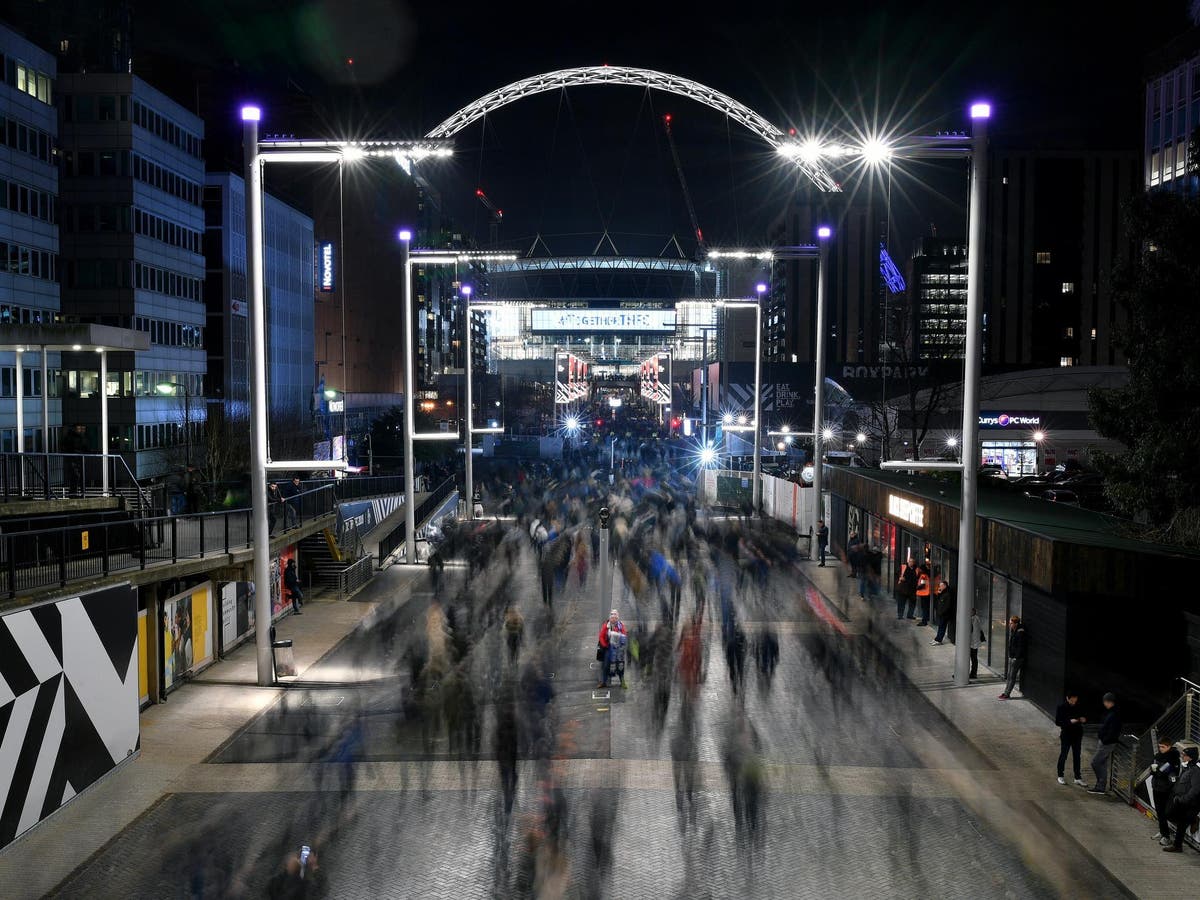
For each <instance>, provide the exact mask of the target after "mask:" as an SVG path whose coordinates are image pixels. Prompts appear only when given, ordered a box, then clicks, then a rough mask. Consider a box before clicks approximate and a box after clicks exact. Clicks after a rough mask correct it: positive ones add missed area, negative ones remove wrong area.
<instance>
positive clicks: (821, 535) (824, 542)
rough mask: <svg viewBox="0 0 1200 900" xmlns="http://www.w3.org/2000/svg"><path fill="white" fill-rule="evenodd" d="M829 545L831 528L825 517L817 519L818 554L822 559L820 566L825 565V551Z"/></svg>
mask: <svg viewBox="0 0 1200 900" xmlns="http://www.w3.org/2000/svg"><path fill="white" fill-rule="evenodd" d="M828 545H829V529H828V528H827V527H826V525H825V520H824V519H817V556H818V558H819V559H820V560H821V561H820V562H819V563H817V565H818V566H824V565H825V552H826V548H827V547H828Z"/></svg>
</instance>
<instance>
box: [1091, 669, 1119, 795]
mask: <svg viewBox="0 0 1200 900" xmlns="http://www.w3.org/2000/svg"><path fill="white" fill-rule="evenodd" d="M1104 709H1105V710H1106V712H1105V713H1104V719H1103V720H1101V722H1100V735H1099V737H1100V744H1099V746H1097V747H1096V755H1095V756H1093V757H1092V771H1093V772H1095V773H1096V783H1095V784H1094V785H1092V786H1091V787H1090V788H1088V793H1089V794H1107V793H1108V767H1109V762H1110V761H1111V760H1112V754H1113V750H1115V749H1116V747H1117V738H1119V737H1120V736H1121V714H1120V713H1119V712H1117V695H1116V694H1113V693H1108V694H1105V695H1104Z"/></svg>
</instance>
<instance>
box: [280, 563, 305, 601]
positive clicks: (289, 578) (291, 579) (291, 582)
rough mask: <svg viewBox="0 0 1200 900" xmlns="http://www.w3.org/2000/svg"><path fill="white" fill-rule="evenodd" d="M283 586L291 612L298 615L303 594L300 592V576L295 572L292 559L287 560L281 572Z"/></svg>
mask: <svg viewBox="0 0 1200 900" xmlns="http://www.w3.org/2000/svg"><path fill="white" fill-rule="evenodd" d="M283 586H284V587H286V588H287V592H288V595H289V596H290V597H291V601H292V612H293V613H295V614H296V615H300V607H301V606H302V605H303V604H302V603H301V601H302V600H303V599H304V592H303V591H301V590H300V575H299V573H297V572H296V561H295V560H294V559H289V560H288V561H287V566H286V567H285V568H284V570H283Z"/></svg>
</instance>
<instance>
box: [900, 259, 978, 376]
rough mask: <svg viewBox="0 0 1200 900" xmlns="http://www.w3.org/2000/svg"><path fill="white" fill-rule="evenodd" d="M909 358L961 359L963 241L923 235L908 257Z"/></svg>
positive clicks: (964, 302)
mask: <svg viewBox="0 0 1200 900" xmlns="http://www.w3.org/2000/svg"><path fill="white" fill-rule="evenodd" d="M908 284H909V288H908V297H909V312H910V315H911V317H912V318H911V332H910V335H903V334H902V335H901V338H902V339H903V338H908V340H907V342H906V348H905V350H904V351H903V352H904V353H906V354H911V355H909V357H908V358H909V359H910V360H916V361H919V362H924V361H926V360H934V359H962V358H963V350H964V347H965V345H966V340H967V244H966V241H964V240H962V239H961V238H960V239H957V240H948V239H946V238H938V237H925V238H922V239H921V242H920V243H919V244H918V245H917V251H916V253H914V254H913V257H912V259H911V260H910V261H909V277H908Z"/></svg>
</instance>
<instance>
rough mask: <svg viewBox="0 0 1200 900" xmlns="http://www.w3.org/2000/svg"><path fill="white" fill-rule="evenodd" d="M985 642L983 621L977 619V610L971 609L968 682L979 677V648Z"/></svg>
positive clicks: (985, 635)
mask: <svg viewBox="0 0 1200 900" xmlns="http://www.w3.org/2000/svg"><path fill="white" fill-rule="evenodd" d="M986 640H987V633H986V632H985V631H984V630H983V619H981V618H979V610H977V609H975V608H972V609H971V640H970V641H969V642H968V643H969V644H970V645H971V672H970V674H969V675H967V680H968V681H969V680H970V679H972V678H978V677H979V648H980V647H982V646H983V642H984V641H986Z"/></svg>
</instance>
